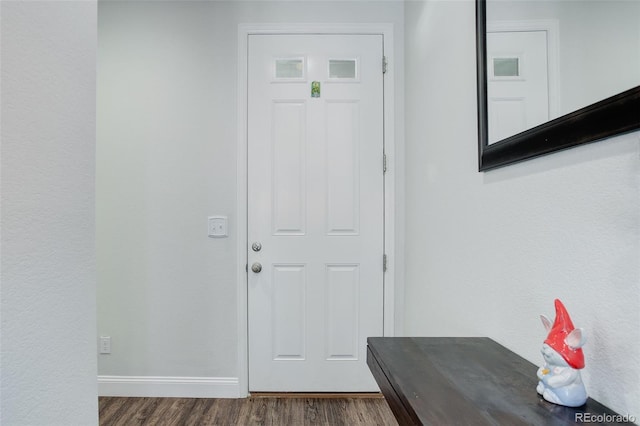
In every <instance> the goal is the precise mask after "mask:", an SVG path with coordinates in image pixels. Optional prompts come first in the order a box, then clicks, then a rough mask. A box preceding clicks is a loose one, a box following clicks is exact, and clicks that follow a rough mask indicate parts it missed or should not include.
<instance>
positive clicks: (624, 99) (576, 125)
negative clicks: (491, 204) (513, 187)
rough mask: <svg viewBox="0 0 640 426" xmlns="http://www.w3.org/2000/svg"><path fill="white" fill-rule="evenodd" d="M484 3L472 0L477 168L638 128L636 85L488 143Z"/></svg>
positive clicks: (639, 93)
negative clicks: (475, 64)
mask: <svg viewBox="0 0 640 426" xmlns="http://www.w3.org/2000/svg"><path fill="white" fill-rule="evenodd" d="M486 18H487V4H486V0H476V56H477V79H478V81H477V83H478V163H479V171H481V172H482V171H487V170H490V169H494V168H497V167H502V166H507V165H509V164H513V163H517V162H520V161H523V160H528V159H531V158H535V157H539V156H541V155H545V154H550V153H552V152H556V151H560V150H563V149H567V148H571V147H574V146H577V145H581V144H585V143H589V142H595V141H599V140H602V139H605V138H608V137H611V136H615V135H619V134H622V133H627V132H631V131H633V130H636V129H639V128H640V86H636V87H634V88H632V89H629V90H626V91H624V92H622V93H619V94H617V95H614V96H611V97H610V98H607V99H604V100H602V101H599V102H596V103H594V104H591V105H589V106H586V107H584V108H581V109H579V110H577V111H574V112H571V113H569V114H566V115H563V116H561V117H558V118H556V119H554V120H551V121H549V122H547V123H544V124H541V125H539V126H537V127H533V128H531V129H529V130H525V131H524V132H522V133H518V134H517V135H514V136H511V137H508V138H506V139H503V140H501V141H498V142H495V143H492V144H491V145H489V133H488V116H487V35H486V34H487V33H486V28H487V20H486Z"/></svg>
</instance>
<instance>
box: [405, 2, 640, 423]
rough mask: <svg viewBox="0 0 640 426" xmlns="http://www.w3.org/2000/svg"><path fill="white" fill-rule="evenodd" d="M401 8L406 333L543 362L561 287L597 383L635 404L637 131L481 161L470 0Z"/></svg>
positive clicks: (588, 375) (620, 403)
mask: <svg viewBox="0 0 640 426" xmlns="http://www.w3.org/2000/svg"><path fill="white" fill-rule="evenodd" d="M405 17H406V20H405V28H406V33H405V41H406V47H405V49H406V52H407V53H406V58H407V60H406V64H405V66H406V80H405V81H406V87H407V88H408V90H407V95H406V112H407V115H406V123H405V124H406V159H407V160H406V162H407V164H406V199H407V206H406V212H407V214H406V229H407V233H406V265H407V268H406V279H407V282H406V288H405V291H406V312H405V329H406V332H407V334H408V335H430V336H447V335H450V336H465V335H468V336H489V337H491V338H493V339H495V340H497V341H498V342H499V343H501V344H503V345H505V346H506V347H508V348H509V349H511V350H513V351H515V352H516V353H518V354H520V355H522V356H524V357H525V358H527V359H529V360H530V361H532V362H534V363H536V364H540V363H541V361H542V358H541V355H540V353H539V350H540V347H541V345H542V341H543V340H544V339H545V337H546V335H545V332H544V330H543V328H542V325H541V323H540V320H539V317H538V315H539V314H546V315H547V316H549V317H553V316H554V311H553V299H554V298H556V297H558V298H560V299H561V300H563V302H564V303H565V305H566V306H567V308H568V310H569V313H570V314H571V316H572V318H573V320H574V323H575V324H576V326H578V327H580V326H581V327H584V328H586V331H587V333H588V338H589V340H588V342H587V345H586V347H585V349H584V351H585V356H586V369H585V370H584V373H583V377H584V379H585V382H586V386H587V389H588V392H589V393H590V395H591V396H592V397H594V398H595V399H597V400H599V401H600V402H602V403H604V404H606V405H608V406H609V407H611V408H612V409H614V410H616V411H618V412H620V413H623V414H624V413H628V414H630V415H635V416H636V417H637V416H640V402H639V401H640V345H638V341H640V327H639V325H640V311H639V310H638V306H639V305H640V261H639V260H640V215H639V212H640V197H639V195H640V148H639V145H640V133H638V132H636V133H634V134H627V135H625V136H621V137H617V138H613V139H610V140H607V141H603V142H598V143H595V144H591V145H586V146H581V147H578V148H574V149H571V150H568V151H564V152H561V153H556V154H553V155H550V156H546V157H543V158H539V159H535V160H531V161H527V162H524V163H521V164H517V165H513V166H509V167H506V168H503V169H499V170H495V171H491V172H486V173H479V172H477V136H476V85H475V72H476V71H475V33H474V31H475V6H474V3H473V2H471V1H461V2H445V1H428V2H414V1H411V2H408V3H407V4H406V9H405ZM531 374H532V375H535V370H532V371H531Z"/></svg>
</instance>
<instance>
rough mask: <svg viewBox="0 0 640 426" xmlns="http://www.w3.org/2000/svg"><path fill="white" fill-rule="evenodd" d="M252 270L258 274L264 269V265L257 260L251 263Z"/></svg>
mask: <svg viewBox="0 0 640 426" xmlns="http://www.w3.org/2000/svg"><path fill="white" fill-rule="evenodd" d="M251 270H252V271H253V272H255V273H256V274H257V273H258V272H260V271H262V265H261V264H259V263H258V262H255V263H254V264H253V265H251Z"/></svg>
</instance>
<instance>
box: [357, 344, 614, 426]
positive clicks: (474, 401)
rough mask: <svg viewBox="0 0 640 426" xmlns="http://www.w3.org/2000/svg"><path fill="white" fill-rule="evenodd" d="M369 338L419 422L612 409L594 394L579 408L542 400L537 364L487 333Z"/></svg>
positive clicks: (569, 416)
mask: <svg viewBox="0 0 640 426" xmlns="http://www.w3.org/2000/svg"><path fill="white" fill-rule="evenodd" d="M367 342H368V345H369V350H370V351H371V354H372V355H373V356H374V358H375V359H376V361H377V362H378V364H379V365H380V368H381V370H382V371H383V372H384V374H385V376H386V379H387V380H388V381H389V382H390V384H391V386H392V387H393V389H394V391H395V392H396V394H397V396H398V397H399V398H400V400H401V402H402V405H403V406H404V408H405V409H406V410H407V412H408V413H409V416H410V417H411V418H414V419H416V420H417V421H419V423H423V424H474V425H476V424H477V425H484V424H487V425H496V424H498V425H519V424H533V425H565V424H575V421H576V414H577V415H578V416H580V415H582V416H585V415H587V416H590V415H598V414H609V415H615V414H616V413H615V412H613V411H611V410H610V409H608V408H607V407H605V406H604V405H602V404H600V403H598V402H597V401H594V400H592V399H589V400H588V401H587V403H586V404H585V405H584V406H582V407H578V408H570V407H564V406H559V405H556V404H552V403H549V402H547V401H545V400H544V399H542V397H541V396H540V395H538V393H537V392H536V385H537V383H538V379H537V377H536V371H537V369H538V366H536V365H534V364H532V363H531V362H529V361H527V360H525V359H524V358H522V357H520V356H519V355H516V354H515V353H513V352H511V351H510V350H508V349H506V348H505V347H504V346H501V345H500V344H498V343H496V342H495V341H493V340H491V339H489V338H485V337H370V338H369V339H368V341H367ZM587 391H588V389H587ZM578 418H580V417H578ZM601 424H602V423H601ZM605 424H606V422H605Z"/></svg>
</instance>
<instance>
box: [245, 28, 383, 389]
mask: <svg viewBox="0 0 640 426" xmlns="http://www.w3.org/2000/svg"><path fill="white" fill-rule="evenodd" d="M381 61H382V36H378V35H251V36H249V64H248V69H249V81H248V93H249V102H248V105H249V110H248V116H249V126H248V129H247V133H248V171H249V176H248V191H247V192H248V197H249V199H248V238H249V241H248V247H249V252H248V260H249V265H250V266H251V265H253V264H254V263H260V264H261V266H262V269H261V270H260V272H253V271H252V270H251V268H250V269H249V272H248V274H249V276H248V295H249V306H248V312H249V318H248V326H249V389H250V390H251V391H316V392H320V391H328V392H338V391H374V390H377V386H376V384H375V381H374V380H373V378H372V376H371V374H370V372H369V370H368V368H367V366H366V338H367V337H369V336H381V335H382V333H383V291H384V282H383V270H382V256H383V246H384V222H383V221H384V193H383V184H384V176H383V170H382V156H383V128H382V123H383V104H382V93H383V86H382V83H383V82H382V69H381V68H382V67H381ZM312 82H319V83H320V90H319V97H315V96H314V95H315V94H316V93H317V90H314V89H312ZM313 86H315V85H313ZM254 242H259V243H261V244H262V248H261V250H259V251H254V250H252V248H251V246H252V244H253V243H254Z"/></svg>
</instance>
